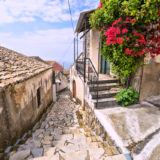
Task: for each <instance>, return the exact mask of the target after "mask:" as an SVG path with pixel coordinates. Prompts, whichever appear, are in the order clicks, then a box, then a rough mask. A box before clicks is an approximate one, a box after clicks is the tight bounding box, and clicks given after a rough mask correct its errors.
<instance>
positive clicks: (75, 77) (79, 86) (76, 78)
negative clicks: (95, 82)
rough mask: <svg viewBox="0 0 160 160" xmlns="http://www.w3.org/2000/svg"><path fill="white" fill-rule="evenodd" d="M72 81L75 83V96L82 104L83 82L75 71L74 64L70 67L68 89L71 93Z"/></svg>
mask: <svg viewBox="0 0 160 160" xmlns="http://www.w3.org/2000/svg"><path fill="white" fill-rule="evenodd" d="M73 81H75V83H76V98H78V99H79V100H80V101H81V102H82V105H83V100H84V84H83V77H80V75H79V74H78V73H77V71H76V69H75V64H74V65H73V66H72V68H71V69H70V91H71V92H72V93H73Z"/></svg>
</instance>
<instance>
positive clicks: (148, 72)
mask: <svg viewBox="0 0 160 160" xmlns="http://www.w3.org/2000/svg"><path fill="white" fill-rule="evenodd" d="M132 86H133V87H134V88H135V89H136V90H137V91H138V92H139V93H140V101H142V100H144V99H146V98H148V97H151V96H157V95H160V63H156V62H152V63H149V64H145V65H144V66H143V67H141V68H139V69H138V70H137V72H136V74H135V76H134V77H133V79H132Z"/></svg>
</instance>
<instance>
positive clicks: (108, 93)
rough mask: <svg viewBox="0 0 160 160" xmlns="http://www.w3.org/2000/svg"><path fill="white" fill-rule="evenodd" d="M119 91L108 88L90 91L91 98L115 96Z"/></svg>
mask: <svg viewBox="0 0 160 160" xmlns="http://www.w3.org/2000/svg"><path fill="white" fill-rule="evenodd" d="M118 93H119V91H110V90H106V91H99V92H98V93H97V92H93V93H91V95H92V99H97V98H98V99H103V98H111V97H114V96H116V95H117V94H118Z"/></svg>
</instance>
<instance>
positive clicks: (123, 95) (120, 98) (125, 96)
mask: <svg viewBox="0 0 160 160" xmlns="http://www.w3.org/2000/svg"><path fill="white" fill-rule="evenodd" d="M138 97H139V94H138V92H137V91H135V90H134V89H133V88H132V87H129V88H128V89H122V90H121V91H120V93H119V94H118V95H117V96H116V101H117V102H118V103H119V104H120V105H121V106H128V105H131V104H134V103H136V102H138Z"/></svg>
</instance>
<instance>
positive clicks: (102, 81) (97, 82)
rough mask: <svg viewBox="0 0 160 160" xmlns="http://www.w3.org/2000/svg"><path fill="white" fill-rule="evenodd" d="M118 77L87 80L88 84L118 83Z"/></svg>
mask: <svg viewBox="0 0 160 160" xmlns="http://www.w3.org/2000/svg"><path fill="white" fill-rule="evenodd" d="M118 82H119V80H118V79H106V80H98V81H93V82H87V84H88V85H90V84H106V83H118Z"/></svg>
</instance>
